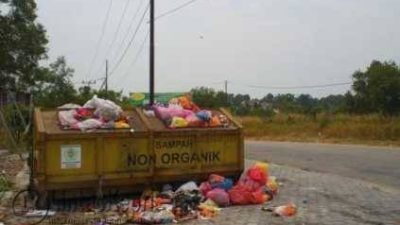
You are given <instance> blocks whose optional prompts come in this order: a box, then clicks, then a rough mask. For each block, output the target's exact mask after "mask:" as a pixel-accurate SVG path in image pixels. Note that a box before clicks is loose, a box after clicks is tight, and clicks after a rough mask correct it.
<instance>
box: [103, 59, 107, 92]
mask: <svg viewBox="0 0 400 225" xmlns="http://www.w3.org/2000/svg"><path fill="white" fill-rule="evenodd" d="M104 82H105V83H106V84H105V85H106V96H107V97H108V59H106V78H105V81H104Z"/></svg>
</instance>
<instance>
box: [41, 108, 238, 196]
mask: <svg viewBox="0 0 400 225" xmlns="http://www.w3.org/2000/svg"><path fill="white" fill-rule="evenodd" d="M125 113H126V114H127V115H128V116H129V118H130V119H129V120H130V121H129V123H130V126H131V127H132V129H112V130H102V129H97V130H94V131H90V132H81V131H77V130H63V129H61V128H60V127H59V126H58V119H57V110H41V109H39V108H37V109H35V115H34V122H35V132H34V133H35V135H34V137H35V138H34V150H33V151H34V154H33V155H34V157H33V158H34V164H33V165H34V168H33V178H34V181H35V184H36V186H37V188H38V189H39V190H41V191H46V192H49V191H57V190H66V191H67V190H73V189H79V190H82V189H88V190H92V191H98V190H99V189H100V190H102V189H107V188H115V189H119V188H121V189H122V188H124V189H128V190H129V189H131V190H135V189H137V188H139V187H143V186H144V185H153V184H157V183H169V182H179V181H188V180H202V179H205V178H206V177H207V176H208V175H209V174H210V173H217V174H221V175H224V176H227V177H237V176H239V175H240V173H241V171H242V170H243V165H244V155H243V154H244V153H243V148H244V147H243V131H242V127H241V125H240V124H239V123H237V122H236V121H235V120H234V119H233V118H232V116H231V115H230V114H229V113H228V112H226V111H225V110H223V109H220V110H218V111H217V113H221V114H224V115H225V116H227V118H228V119H229V120H230V125H229V126H228V127H218V128H178V129H170V128H167V127H166V126H165V125H164V124H163V123H162V122H161V121H160V120H159V119H157V118H156V117H148V116H146V115H145V114H144V113H143V111H142V109H140V108H135V109H133V110H129V111H126V112H125Z"/></svg>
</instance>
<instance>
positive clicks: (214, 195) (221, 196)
mask: <svg viewBox="0 0 400 225" xmlns="http://www.w3.org/2000/svg"><path fill="white" fill-rule="evenodd" d="M206 197H207V198H208V199H211V200H213V201H214V202H215V203H216V204H217V205H218V206H221V207H225V206H229V205H230V200H229V194H228V193H227V192H226V191H225V190H224V189H220V188H215V189H213V190H211V191H209V192H208V193H207V195H206Z"/></svg>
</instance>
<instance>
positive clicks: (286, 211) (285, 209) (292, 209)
mask: <svg viewBox="0 0 400 225" xmlns="http://www.w3.org/2000/svg"><path fill="white" fill-rule="evenodd" d="M272 212H273V214H274V215H275V216H282V217H291V216H294V215H296V213H297V207H296V205H295V204H293V203H289V204H287V205H282V206H278V207H275V208H273V210H272Z"/></svg>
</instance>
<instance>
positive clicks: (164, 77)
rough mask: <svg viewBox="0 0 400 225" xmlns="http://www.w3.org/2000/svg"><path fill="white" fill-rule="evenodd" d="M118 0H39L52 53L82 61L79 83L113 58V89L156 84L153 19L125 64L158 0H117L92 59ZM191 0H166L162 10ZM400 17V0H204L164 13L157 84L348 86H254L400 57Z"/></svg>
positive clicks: (326, 77) (340, 78)
mask: <svg viewBox="0 0 400 225" xmlns="http://www.w3.org/2000/svg"><path fill="white" fill-rule="evenodd" d="M110 1H111V0H38V15H39V21H40V22H41V23H42V24H43V25H44V26H45V27H46V29H47V35H48V38H49V41H50V43H49V46H48V47H49V57H50V61H54V60H55V59H56V58H57V56H65V57H66V59H67V63H68V64H69V65H70V66H71V67H73V68H74V69H75V76H74V78H73V80H74V82H78V83H79V82H81V81H82V80H88V79H97V78H100V77H103V76H104V71H105V59H106V58H108V59H109V66H110V69H111V70H114V73H113V74H111V75H110V88H111V89H115V90H121V89H123V90H124V91H125V92H126V93H127V92H130V91H147V90H148V58H149V57H148V44H147V43H146V45H145V47H144V50H143V51H142V52H141V53H140V54H138V50H139V47H140V45H141V43H142V42H143V40H144V38H145V36H146V34H147V31H148V23H147V21H148V20H147V19H145V22H144V23H143V25H142V26H141V28H140V29H139V30H138V34H137V36H136V38H135V39H134V40H133V41H132V45H131V47H130V48H129V49H128V50H127V54H126V56H125V57H124V58H123V60H122V61H121V63H120V65H119V66H118V67H115V65H116V63H117V61H118V59H119V58H121V55H122V53H123V51H124V49H125V48H126V46H127V45H128V42H129V40H130V39H131V37H132V36H133V33H134V31H135V28H136V26H137V24H138V21H139V19H140V17H141V15H142V13H143V12H144V11H145V9H146V6H147V3H148V0H112V7H111V10H110V14H109V19H108V21H107V24H106V27H105V28H106V29H105V32H104V36H103V38H102V40H101V42H100V43H101V44H100V48H99V49H98V52H97V53H98V54H97V57H96V58H95V60H94V63H93V66H91V65H92V61H93V58H94V57H95V53H96V47H97V43H98V42H99V38H100V36H101V33H102V26H103V22H104V21H105V17H106V12H107V8H108V5H109V3H110ZM127 1H130V2H129V3H127ZM187 1H188V0H156V1H155V2H156V9H155V11H156V15H160V14H162V13H163V12H166V11H168V10H170V9H173V8H175V7H177V6H179V5H181V4H183V3H185V2H187ZM126 5H128V8H127V9H126V14H125V16H124V18H123V20H122V23H121V27H120V29H119V32H118V33H117V35H116V31H117V28H118V24H119V21H120V19H121V16H122V15H123V11H124V8H125V6H126ZM140 5H141V8H140V10H139V13H138V15H137V17H136V19H135V20H134V21H133V25H132V27H131V28H132V29H130V30H128V27H129V25H130V23H131V21H132V18H133V16H134V14H135V12H136V10H137V9H138V7H139V6H140ZM147 16H148V14H147V15H146V18H148V17H147ZM399 22H400V1H399V0H197V1H195V2H194V3H193V4H190V5H188V6H187V7H185V8H182V9H181V10H179V11H176V12H175V13H172V14H170V15H168V16H165V17H162V18H160V19H159V20H157V21H156V69H155V70H156V91H157V92H166V91H187V90H189V89H190V88H192V87H196V86H208V87H213V88H215V89H223V81H224V80H228V81H229V82H230V83H229V85H228V89H229V92H233V93H248V94H250V95H252V96H253V97H262V96H264V95H265V94H267V93H269V92H271V93H286V92H291V93H295V94H298V93H309V94H312V95H314V96H326V95H329V94H338V93H345V92H346V91H347V90H348V89H349V88H350V85H345V86H335V87H328V88H321V89H293V90H276V89H257V88H251V87H249V86H252V85H260V86H273V87H275V86H279V87H282V86H285V87H286V86H302V85H305V86H307V85H320V84H330V83H338V82H349V81H351V74H352V73H353V72H354V71H355V70H357V69H364V68H365V67H366V66H367V65H368V64H369V63H370V62H371V60H373V59H379V60H395V61H396V62H397V63H398V62H400V29H399ZM126 33H127V34H128V35H127V38H126V39H125V42H122V41H123V39H124V36H125V34H126ZM114 38H115V41H114V43H113V44H112V42H113V39H114ZM108 49H110V51H109V52H108ZM107 52H108V54H107ZM136 56H139V57H138V60H137V61H136V64H133V62H134V60H135V58H136ZM114 68H116V69H114ZM99 83H100V82H98V83H97V86H99Z"/></svg>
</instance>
